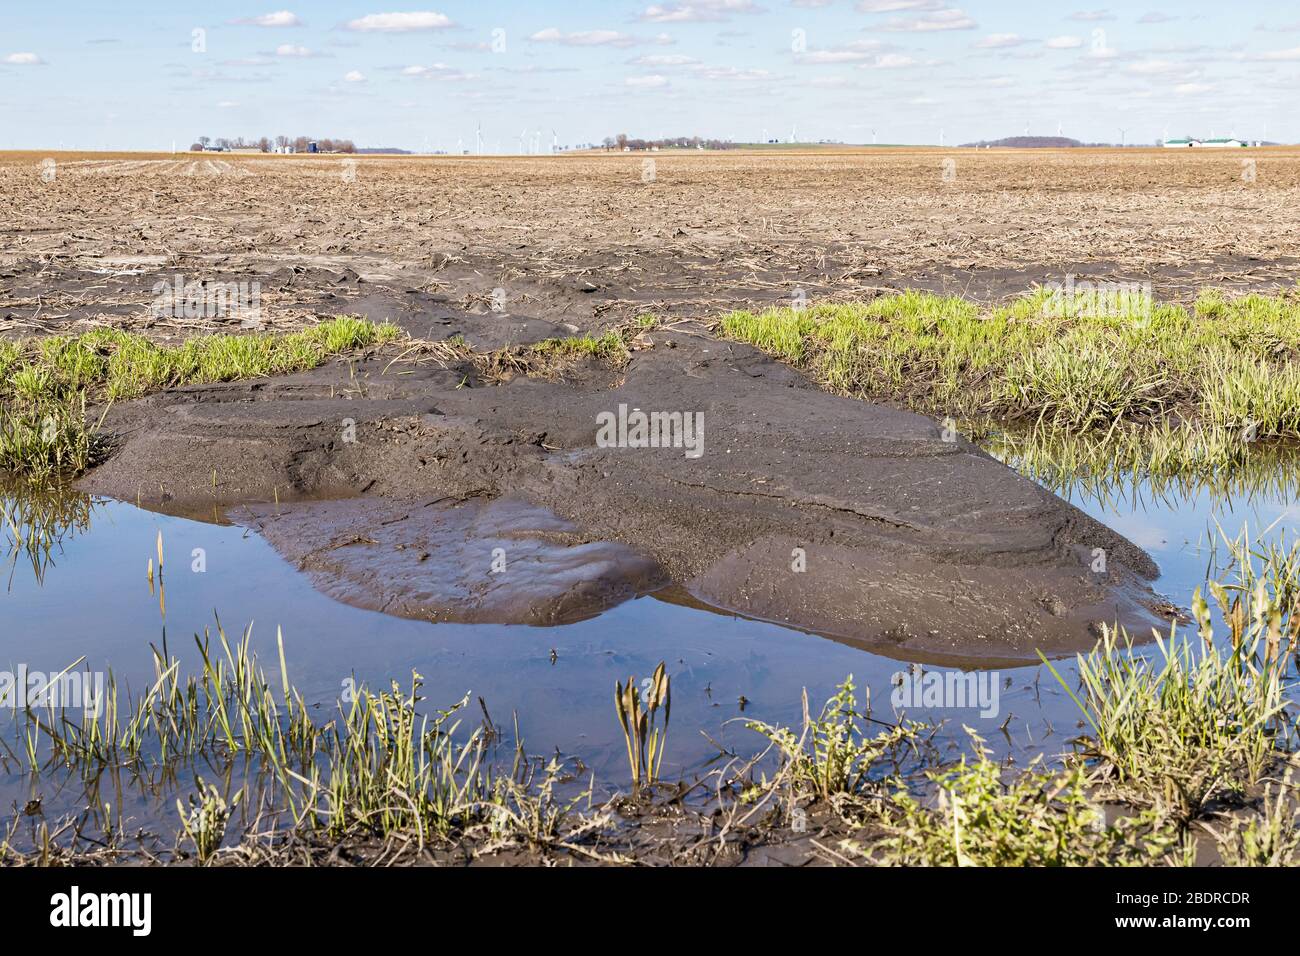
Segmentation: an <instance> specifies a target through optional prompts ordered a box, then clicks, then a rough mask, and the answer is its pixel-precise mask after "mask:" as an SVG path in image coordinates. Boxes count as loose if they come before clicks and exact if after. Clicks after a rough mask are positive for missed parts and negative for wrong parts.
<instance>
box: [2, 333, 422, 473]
mask: <svg viewBox="0 0 1300 956" xmlns="http://www.w3.org/2000/svg"><path fill="white" fill-rule="evenodd" d="M399 334H400V332H399V330H398V329H397V327H396V326H393V325H389V324H382V325H379V324H375V323H373V322H370V321H369V320H366V319H358V318H351V317H347V316H344V317H340V318H336V319H331V320H329V321H327V322H322V323H320V324H319V325H316V326H313V327H311V328H309V329H304V330H302V331H300V332H291V333H283V334H272V335H210V336H204V337H202V338H195V339H190V340H187V341H186V342H184V343H182V344H180V345H176V346H169V345H159V344H157V343H155V342H153V341H150V340H149V339H147V338H145V337H144V336H140V335H135V334H133V333H130V332H123V331H120V330H116V329H96V330H94V331H91V332H85V333H82V334H81V335H76V336H62V335H55V336H48V337H46V338H40V339H31V340H26V341H23V342H6V343H0V472H8V473H11V474H15V475H20V476H23V477H25V478H28V479H30V480H32V481H36V482H47V481H50V480H54V479H57V478H61V477H69V476H75V475H77V474H79V473H80V472H82V471H84V470H85V469H86V468H88V467H89V466H90V465H92V464H94V462H95V460H96V458H97V456H98V454H99V453H100V452H101V451H102V450H103V448H102V445H101V444H100V443H99V442H97V440H96V437H95V435H96V426H95V425H94V424H92V423H89V422H88V421H87V419H86V407H87V405H93V404H105V403H109V402H113V401H119V400H125V399H132V398H140V397H141V396H144V395H147V394H149V393H151V392H156V391H160V390H162V389H165V388H173V387H177V386H182V385H195V384H202V383H209V382H228V381H234V380H237V379H246V378H261V377H263V376H267V375H282V374H287V373H291V372H300V371H305V370H307V369H311V368H315V367H316V366H318V365H321V364H322V363H323V362H325V361H327V360H328V359H329V358H331V357H332V356H335V355H339V354H342V353H344V352H348V351H351V350H353V349H359V348H367V347H371V346H376V345H382V344H385V343H387V342H390V341H392V340H393V339H394V338H396V337H397V336H398V335H399Z"/></svg>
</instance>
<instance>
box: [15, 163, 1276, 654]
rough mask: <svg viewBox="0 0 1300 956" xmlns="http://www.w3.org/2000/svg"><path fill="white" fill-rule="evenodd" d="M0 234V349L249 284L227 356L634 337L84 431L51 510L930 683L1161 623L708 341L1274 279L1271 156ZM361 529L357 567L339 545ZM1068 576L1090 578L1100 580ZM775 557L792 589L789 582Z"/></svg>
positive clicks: (1072, 522) (259, 178)
mask: <svg viewBox="0 0 1300 956" xmlns="http://www.w3.org/2000/svg"><path fill="white" fill-rule="evenodd" d="M47 158H48V159H51V160H52V163H51V162H43V161H44V160H46V159H47ZM1252 163H1253V165H1252ZM0 197H3V200H4V203H5V206H6V208H7V210H8V216H7V217H6V222H5V224H4V226H3V227H0V336H4V337H9V338H14V337H19V336H31V335H43V334H48V333H50V332H75V331H84V330H86V329H89V328H96V327H104V326H107V327H112V328H121V329H128V330H131V331H135V332H141V333H144V334H146V335H149V336H150V337H152V338H156V339H158V340H162V341H171V340H177V339H181V338H185V337H188V336H193V335H198V334H203V333H210V332H239V331H240V330H241V329H244V328H249V327H250V326H248V324H247V323H246V322H245V321H243V320H241V317H240V315H239V314H237V313H232V314H228V315H222V316H210V315H205V316H201V317H199V318H185V317H177V316H174V315H168V316H159V315H157V314H155V312H154V311H152V310H151V309H150V304H151V303H152V302H153V301H154V299H155V298H156V293H155V292H154V289H155V287H156V284H157V283H159V282H165V283H171V282H172V281H173V280H174V279H175V277H176V276H184V277H185V278H186V279H187V280H200V281H204V282H221V283H228V282H241V281H244V282H257V283H259V286H260V296H261V306H260V315H259V317H258V319H257V321H256V323H254V326H252V327H253V328H255V329H256V330H258V331H279V330H291V329H297V328H301V327H303V326H306V325H310V324H313V323H315V322H317V321H319V320H320V319H323V318H328V317H332V316H337V315H340V314H351V315H361V316H365V317H368V318H371V319H374V320H377V321H379V320H388V321H392V322H395V323H397V324H399V325H400V326H401V327H402V328H403V329H405V330H406V331H407V332H408V333H410V335H411V336H413V337H414V338H415V339H416V340H418V341H422V342H439V341H444V342H445V341H449V340H455V342H456V343H458V344H459V343H460V342H462V341H463V342H464V343H467V345H468V346H469V347H472V348H474V349H478V350H486V349H501V348H503V347H512V346H520V345H524V344H528V343H536V342H540V341H543V340H547V339H551V338H556V337H565V336H571V335H575V334H578V333H598V332H600V331H602V330H605V329H608V328H613V327H622V326H625V325H626V323H629V322H631V321H633V320H634V319H635V318H636V317H638V316H640V315H643V314H652V315H654V316H655V317H656V318H657V319H658V321H659V325H658V326H657V327H656V328H655V329H654V330H653V331H651V332H648V333H646V334H645V335H644V336H640V337H638V338H637V339H636V340H635V341H634V342H633V349H632V353H631V358H630V360H629V361H628V362H627V363H626V364H625V365H624V366H622V367H616V368H607V367H604V366H602V365H601V364H600V363H587V364H585V365H581V366H580V367H577V368H574V369H570V370H568V371H567V372H566V374H563V375H534V374H529V370H527V369H523V370H522V371H523V374H520V375H518V376H515V375H513V374H504V375H500V376H493V377H487V376H484V375H482V374H481V366H476V365H474V364H473V363H471V362H466V361H462V360H459V359H456V358H454V357H447V356H444V357H443V358H442V359H440V360H439V359H435V358H428V357H425V358H415V359H412V358H411V356H410V355H409V354H406V353H403V352H402V351H401V349H400V348H399V349H398V350H396V351H390V352H381V353H379V354H374V355H371V356H368V357H366V358H364V359H362V360H360V361H356V362H352V363H348V364H346V365H345V364H342V363H339V364H335V365H331V366H329V367H326V368H322V369H318V370H316V371H313V372H306V373H302V374H300V375H296V376H293V377H290V378H285V379H274V380H269V381H268V380H258V381H253V382H230V383H218V384H215V385H208V386H191V387H187V388H179V389H171V390H168V391H166V392H163V393H160V394H157V395H154V396H152V397H149V398H145V399H142V400H139V401H135V402H129V403H125V404H115V405H113V406H112V407H110V408H108V409H106V411H105V412H104V414H105V415H106V418H105V425H106V428H107V429H108V431H109V432H110V433H111V434H112V436H113V444H114V448H115V449H116V450H115V453H114V454H113V455H112V456H111V457H110V458H109V459H108V460H107V462H105V463H104V464H102V465H100V466H99V467H98V468H96V469H94V470H92V471H91V472H90V473H89V474H88V475H87V477H86V478H85V479H84V481H83V486H84V487H85V488H87V489H89V490H92V491H95V492H101V493H105V494H109V495H112V496H115V497H119V498H123V499H127V500H132V501H140V502H142V503H144V504H147V505H150V506H153V507H159V508H168V509H172V510H178V511H185V512H187V513H209V514H210V513H213V512H214V511H220V513H221V514H222V515H223V516H224V517H228V518H230V519H233V520H237V521H242V522H246V523H248V524H250V525H252V526H256V527H257V528H259V529H260V530H261V531H262V532H263V533H264V534H265V535H266V536H267V538H268V539H269V540H270V541H272V543H273V544H275V546H276V547H277V548H278V549H280V550H281V551H282V553H284V554H286V555H287V556H289V557H290V558H291V559H292V560H294V561H295V562H297V563H298V564H299V565H300V566H301V567H303V569H304V570H307V571H310V572H311V573H312V574H313V575H314V576H315V577H316V578H317V579H318V581H319V583H320V584H321V586H322V587H324V588H325V589H326V590H329V591H330V592H331V593H334V594H336V595H338V596H340V597H342V598H344V599H345V600H349V601H352V602H354V603H358V604H361V605H363V606H367V607H376V608H380V609H384V610H389V611H390V612H392V613H402V614H406V615H410V616H421V617H429V618H432V619H435V620H445V619H457V620H528V621H531V622H534V623H536V622H538V621H537V619H538V615H539V614H540V615H541V616H542V617H543V618H545V617H546V616H547V615H552V616H554V617H555V619H562V618H565V619H571V618H572V617H573V616H575V615H582V614H584V613H588V612H591V611H593V610H595V609H599V608H600V607H603V606H608V604H609V603H611V602H615V601H618V600H622V599H623V598H625V597H627V596H629V595H631V594H635V593H638V592H642V591H644V590H645V589H647V588H649V587H658V586H662V585H663V584H665V583H669V582H672V583H677V584H681V585H684V586H686V587H687V588H688V589H689V590H690V591H691V592H692V593H693V594H695V595H696V596H697V597H699V598H700V599H702V600H705V601H708V602H710V603H712V604H715V605H717V606H719V607H723V608H727V609H730V610H734V611H738V612H741V613H746V614H752V615H754V616H757V617H760V618H763V619H767V620H778V621H782V622H784V623H788V624H791V625H793V626H798V627H803V628H807V629H812V630H816V631H818V632H821V633H827V634H833V635H836V636H839V637H842V638H844V639H848V640H852V641H855V642H858V643H861V644H863V645H865V646H870V647H873V648H876V649H880V650H882V651H883V652H884V653H889V654H896V655H903V654H911V655H917V654H921V655H928V656H929V657H930V658H931V659H936V660H946V661H964V660H995V659H1019V660H1024V659H1027V657H1028V656H1029V655H1030V654H1031V653H1032V651H1033V650H1035V649H1037V648H1039V647H1050V648H1055V649H1064V648H1070V647H1083V646H1087V645H1090V643H1091V642H1092V640H1093V639H1094V638H1095V631H1094V630H1093V629H1092V628H1091V627H1090V625H1091V624H1092V623H1093V622H1095V621H1096V620H1098V619H1099V618H1103V617H1111V618H1118V619H1120V620H1122V621H1126V622H1128V623H1131V624H1134V625H1136V626H1137V627H1138V631H1139V632H1145V631H1147V630H1149V627H1148V626H1147V625H1150V624H1151V623H1154V622H1158V621H1159V620H1160V618H1161V617H1167V615H1168V613H1169V608H1168V606H1167V605H1166V604H1165V603H1164V602H1163V601H1162V600H1161V599H1159V598H1158V597H1157V596H1156V595H1154V594H1152V593H1151V591H1150V589H1149V588H1148V587H1147V586H1146V584H1145V581H1146V580H1148V579H1150V578H1151V577H1152V576H1153V574H1154V565H1153V564H1152V562H1151V561H1150V559H1149V558H1148V557H1147V556H1146V555H1145V554H1144V553H1142V551H1141V550H1140V549H1138V548H1136V547H1134V546H1133V545H1131V544H1129V543H1128V542H1127V541H1125V540H1124V539H1123V538H1121V537H1120V536H1119V535H1116V534H1115V533H1113V532H1111V531H1109V530H1108V529H1106V528H1105V527H1104V526H1102V525H1100V524H1099V523H1098V522H1096V521H1094V520H1092V519H1090V518H1088V517H1086V516H1085V515H1083V514H1082V513H1081V512H1079V511H1077V510H1076V509H1074V508H1072V507H1071V506H1069V505H1067V504H1065V503H1064V502H1061V501H1059V500H1058V499H1056V498H1055V497H1054V496H1052V495H1050V494H1048V493H1046V492H1044V491H1042V490H1041V489H1039V488H1038V487H1036V486H1034V485H1032V484H1031V483H1030V482H1028V481H1026V480H1024V479H1021V478H1019V477H1018V476H1016V475H1015V474H1014V473H1013V472H1011V471H1010V470H1008V469H1006V468H1005V467H1003V466H1002V465H1000V464H999V463H997V462H995V461H994V460H993V459H991V458H989V457H988V456H987V455H985V454H983V453H982V452H980V451H979V450H978V449H977V448H975V447H974V446H973V445H971V444H969V443H968V442H965V441H964V440H961V439H959V438H958V439H956V440H953V439H952V437H951V436H945V435H944V434H943V429H942V428H941V426H940V425H939V424H937V423H936V422H935V421H933V420H931V419H928V418H923V417H920V416H917V415H913V414H910V413H905V412H901V411H896V410H891V409H885V408H879V407H875V406H870V405H863V404H862V403H859V402H855V401H852V400H849V399H843V398H837V397H834V396H830V395H826V394H824V393H822V392H820V391H818V390H816V389H813V388H811V387H809V385H808V383H806V382H804V381H803V380H802V379H801V377H800V376H799V375H798V374H797V373H795V372H793V371H792V370H790V369H789V368H787V367H785V366H783V365H781V364H779V363H777V362H775V361H773V360H772V359H770V358H768V357H767V356H764V355H763V354H762V353H760V352H758V351H757V350H756V349H753V348H750V347H748V346H745V345H741V344H737V343H728V342H720V341H717V340H716V339H714V338H712V336H711V335H710V334H709V325H710V323H711V322H712V321H713V320H714V319H715V318H716V317H717V316H718V314H719V313H721V312H722V311H724V310H728V309H733V308H737V307H741V306H762V305H764V304H768V305H785V304H788V303H789V302H790V301H791V298H792V297H793V296H797V295H800V294H802V295H805V296H806V297H807V298H808V299H810V300H818V299H844V300H847V299H864V298H870V297H872V296H874V295H876V294H880V293H882V292H885V291H889V290H898V289H908V288H918V289H929V290H936V291H937V290H942V291H946V292H951V293H958V294H962V295H966V296H969V297H973V298H978V299H1000V298H1003V297H1007V296H1011V295H1015V294H1019V293H1021V292H1024V291H1026V290H1027V289H1029V288H1030V287H1032V286H1033V285H1034V284H1036V283H1045V282H1051V281H1060V280H1062V279H1063V278H1064V276H1065V274H1066V273H1075V274H1078V275H1080V276H1088V277H1096V278H1100V277H1106V278H1114V279H1121V278H1122V279H1124V280H1125V281H1150V282H1151V283H1152V284H1153V287H1154V290H1155V292H1156V294H1157V295H1159V296H1161V297H1163V298H1166V299H1176V298H1180V297H1187V296H1189V295H1191V294H1193V293H1194V291H1195V290H1196V289H1197V288H1198V287H1200V286H1204V285H1222V286H1225V287H1229V288H1234V289H1273V288H1278V287H1282V286H1291V285H1294V283H1295V281H1296V278H1297V277H1300V258H1297V256H1296V250H1297V248H1300V244H1298V243H1297V239H1300V151H1296V150H1280V149H1279V150H1273V149H1269V150H1241V151H1234V152H1226V151H1210V150H1204V151H1196V152H1195V153H1193V152H1191V151H1188V152H1178V151H1171V150H1123V151H1120V150H1111V151H1106V150H1099V151H1093V150H1076V151H1068V152H1065V151H1063V152H1050V151H1048V152H1012V151H982V152H976V151H954V150H949V151H939V150H923V149H906V150H904V149H890V150H860V151H852V150H844V151H840V150H828V151H802V152H798V151H796V152H789V153H763V154H758V153H753V154H749V153H744V152H736V153H722V154H698V155H697V154H670V153H656V154H645V153H640V154H633V155H574V156H564V157H546V158H527V157H521V158H477V157H443V158H397V157H334V156H310V157H303V156H298V157H273V156H266V157H262V156H251V157H250V156H244V155H230V154H203V155H198V154H195V155H191V154H179V155H177V156H156V155H130V154H123V155H115V154H77V155H62V156H59V155H55V156H52V157H44V156H41V155H37V154H4V155H0ZM395 363H396V366H395ZM622 405H626V406H627V407H628V408H633V409H658V410H665V411H668V410H676V411H680V412H685V413H688V414H691V413H695V412H699V413H702V414H703V415H704V420H705V421H706V422H707V423H708V424H707V429H708V453H707V454H706V455H704V456H703V457H702V458H701V459H699V460H692V459H691V458H689V457H686V458H684V457H683V455H682V452H681V450H680V449H662V448H661V449H647V450H646V451H645V452H644V453H639V454H629V453H628V450H627V449H618V448H615V449H600V448H596V447H594V442H593V435H594V432H595V421H596V420H597V416H599V415H600V414H601V413H602V412H612V411H613V410H614V409H616V408H618V407H619V406H622ZM347 423H350V424H347ZM345 428H355V429H356V432H357V439H356V440H355V441H348V440H345V439H340V434H341V433H342V430H343V429H345ZM358 496H368V497H369V498H371V499H372V500H373V507H372V508H371V509H370V510H369V511H363V513H362V514H361V515H360V516H358V515H357V514H356V513H353V512H350V511H349V510H348V508H347V507H344V506H335V507H328V508H325V509H324V512H326V513H324V514H323V512H322V507H321V505H320V504H319V499H322V498H326V499H335V500H336V499H342V498H356V497H358ZM381 499H382V500H381ZM515 499H520V501H521V502H522V503H518V502H516V501H515ZM503 500H508V501H509V505H508V507H507V508H506V511H505V513H506V514H507V516H510V517H508V518H507V519H503V518H502V517H501V516H500V514H498V513H497V511H496V510H494V509H497V510H499V508H500V506H499V505H497V504H496V503H498V502H501V501H503ZM268 502H271V503H273V504H274V507H272V508H269V509H268V508H267V507H266V504H267V503H268ZM466 508H469V509H471V512H470V513H467V512H466V511H465V510H464V509H466ZM529 509H542V510H541V511H539V512H535V513H534V512H532V511H530V510H529ZM381 513H382V515H383V522H384V528H385V529H386V530H385V531H384V533H383V534H373V535H369V536H366V535H362V534H361V530H362V528H363V526H365V525H366V524H367V523H368V522H369V521H370V520H371V518H367V517H366V515H367V514H368V515H370V516H371V517H373V516H374V515H377V514H381ZM521 516H522V517H521ZM556 521H558V522H559V523H558V524H556V523H555V522H556ZM503 529H504V530H503ZM494 535H496V536H498V537H499V536H501V535H504V536H505V537H506V538H510V539H511V540H513V541H515V542H523V544H521V545H520V546H521V547H523V548H525V549H529V548H531V549H535V550H536V552H537V553H538V554H539V555H543V556H544V557H545V558H546V560H540V559H539V560H537V561H535V562H532V566H534V568H535V573H534V575H533V576H532V577H531V578H530V577H520V576H514V577H512V588H515V589H522V590H515V591H513V593H512V594H511V595H508V596H502V595H495V596H494V595H492V594H489V593H485V592H484V591H483V587H482V585H481V584H475V583H473V582H470V581H463V582H462V581H459V580H456V577H455V575H454V574H448V575H447V576H446V577H445V579H444V585H443V586H442V588H441V589H437V588H435V589H434V590H433V591H428V590H427V589H425V590H421V588H422V585H419V584H418V583H417V582H420V581H423V580H424V579H425V578H427V576H428V575H427V573H426V571H425V569H424V567H423V566H422V565H421V562H423V561H424V560H425V558H424V557H421V555H424V556H426V557H427V556H428V555H429V554H437V553H443V554H446V551H445V550H444V551H442V552H440V551H439V549H440V548H445V547H446V546H449V545H451V544H454V546H455V547H456V548H465V547H467V545H466V542H467V541H472V542H475V545H474V546H475V547H478V546H479V544H480V543H482V542H485V541H489V540H493V537H494ZM601 542H606V543H610V544H609V546H608V547H607V546H605V545H601V544H600V543H601ZM1098 548H1100V549H1102V550H1104V551H1106V552H1107V553H1109V554H1111V555H1113V557H1114V560H1111V561H1110V562H1109V564H1108V565H1107V569H1106V570H1105V571H1104V573H1101V574H1097V573H1095V572H1090V571H1089V566H1090V562H1092V560H1093V557H1092V556H1093V555H1094V553H1095V551H1096V549H1098ZM575 549H579V550H575ZM581 549H586V550H581ZM799 550H806V551H807V553H808V554H809V555H810V556H811V558H812V560H814V561H815V562H816V566H817V569H818V573H816V574H807V575H804V574H791V573H790V563H791V555H792V554H794V553H795V552H796V551H799ZM453 565H457V566H460V567H465V566H466V562H465V561H464V560H459V559H458V558H455V557H452V558H447V559H446V560H444V561H442V562H441V564H440V566H441V567H443V569H444V570H447V569H449V568H451V567H452V566H453ZM557 568H558V569H561V570H559V571H557V570H556V569H557Z"/></svg>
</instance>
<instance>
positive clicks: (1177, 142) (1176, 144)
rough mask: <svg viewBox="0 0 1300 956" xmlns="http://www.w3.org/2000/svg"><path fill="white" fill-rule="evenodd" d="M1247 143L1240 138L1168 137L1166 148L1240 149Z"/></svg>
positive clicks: (1165, 143) (1165, 142)
mask: <svg viewBox="0 0 1300 956" xmlns="http://www.w3.org/2000/svg"><path fill="white" fill-rule="evenodd" d="M1245 145H1247V144H1246V143H1244V142H1242V141H1241V140H1239V139H1232V138H1229V139H1190V138H1184V139H1167V140H1165V141H1164V146H1165V148H1166V149H1187V148H1188V147H1192V148H1195V149H1240V148H1241V147H1243V146H1245Z"/></svg>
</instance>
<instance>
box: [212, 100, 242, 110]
mask: <svg viewBox="0 0 1300 956" xmlns="http://www.w3.org/2000/svg"><path fill="white" fill-rule="evenodd" d="M238 105H239V104H238V103H236V102H235V101H234V100H222V101H221V102H220V103H218V104H217V109H219V110H233V109H234V108H235V107H237V106H238Z"/></svg>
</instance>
